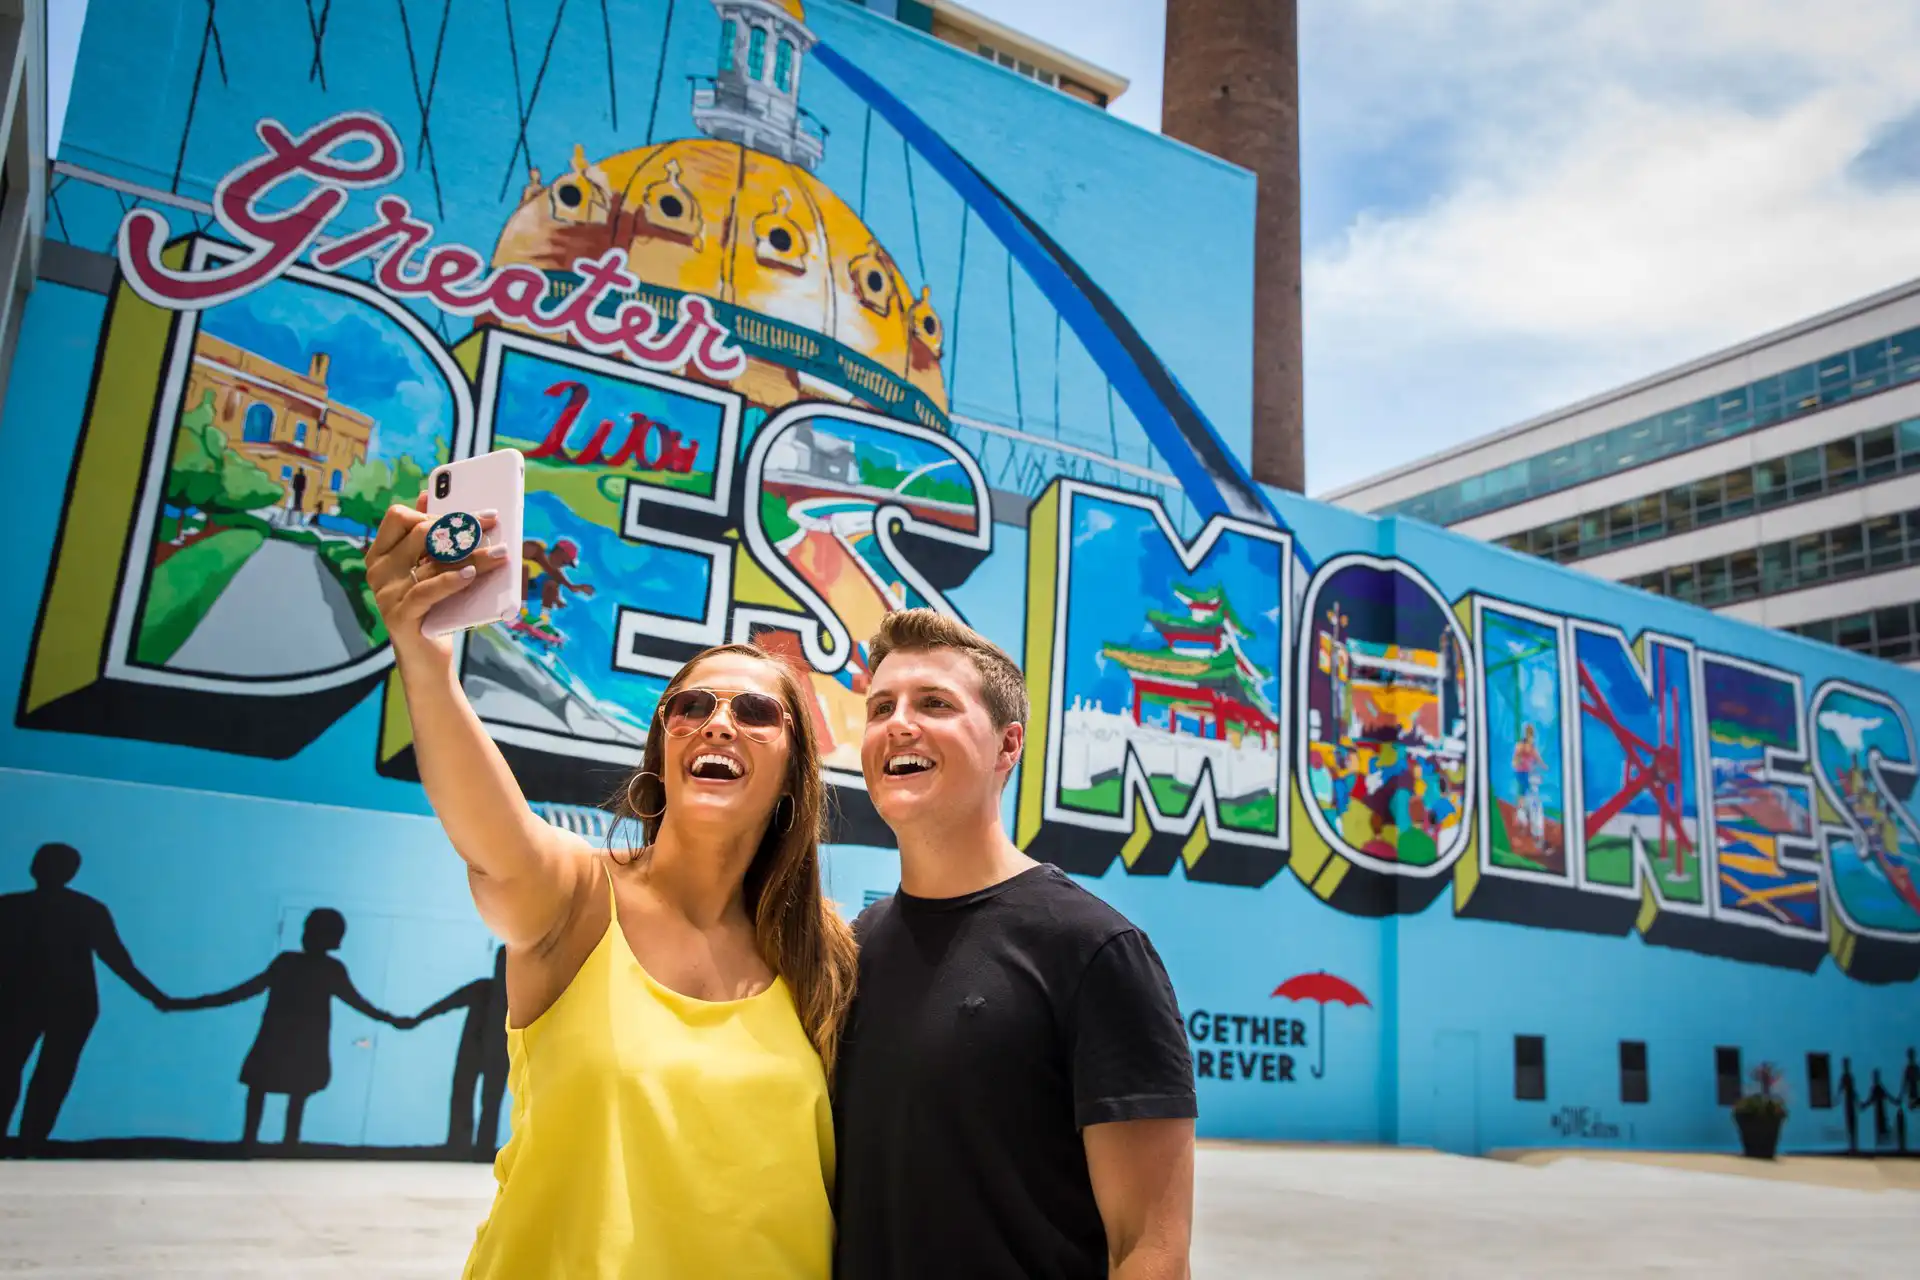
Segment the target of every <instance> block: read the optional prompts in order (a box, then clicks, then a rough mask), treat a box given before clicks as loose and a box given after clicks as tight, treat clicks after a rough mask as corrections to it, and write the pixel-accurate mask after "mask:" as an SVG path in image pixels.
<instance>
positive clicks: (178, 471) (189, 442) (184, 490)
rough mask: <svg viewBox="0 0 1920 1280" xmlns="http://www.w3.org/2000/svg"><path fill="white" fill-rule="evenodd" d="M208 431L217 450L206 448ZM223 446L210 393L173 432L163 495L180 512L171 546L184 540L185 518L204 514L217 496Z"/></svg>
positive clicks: (185, 536) (186, 414)
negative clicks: (214, 441) (216, 445)
mask: <svg viewBox="0 0 1920 1280" xmlns="http://www.w3.org/2000/svg"><path fill="white" fill-rule="evenodd" d="M208 432H212V433H213V435H214V436H215V437H216V438H217V440H218V447H217V448H209V446H208V440H207V433H208ZM226 446H227V442H226V437H225V436H222V435H221V434H220V433H219V432H218V431H214V428H213V392H211V391H209V392H207V393H206V394H205V395H204V396H203V397H201V400H200V403H199V404H197V405H195V406H194V407H193V408H192V409H189V410H188V411H187V412H185V413H183V414H181V415H180V427H179V430H177V431H176V432H174V437H173V457H172V458H171V459H170V460H169V462H168V465H167V492H166V501H167V505H168V506H170V507H172V508H173V509H174V510H175V511H178V512H179V513H180V519H179V524H178V527H177V528H176V530H175V532H174V535H173V545H174V546H176V547H177V546H179V545H180V544H181V543H183V542H185V541H186V538H187V517H188V516H190V515H194V514H201V515H204V514H205V512H206V510H207V507H208V504H209V503H211V502H212V501H213V500H214V499H215V498H216V497H217V496H218V495H219V493H220V477H221V466H220V454H222V453H224V452H225V451H226Z"/></svg>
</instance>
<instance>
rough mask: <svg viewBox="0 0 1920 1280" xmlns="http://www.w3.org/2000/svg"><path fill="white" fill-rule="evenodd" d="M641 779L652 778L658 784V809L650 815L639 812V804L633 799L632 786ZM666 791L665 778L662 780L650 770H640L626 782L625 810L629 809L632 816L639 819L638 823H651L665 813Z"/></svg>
mask: <svg viewBox="0 0 1920 1280" xmlns="http://www.w3.org/2000/svg"><path fill="white" fill-rule="evenodd" d="M642 778H652V779H654V780H655V781H656V782H658V783H659V784H660V807H659V808H658V809H655V810H654V811H653V812H652V813H643V812H641V809H640V805H639V802H638V801H636V800H635V799H634V798H633V788H634V784H635V783H637V782H639V781H640V779H642ZM666 791H667V780H666V779H665V778H662V777H661V776H660V775H659V774H657V773H655V772H653V770H651V769H642V770H641V771H640V772H639V773H636V774H634V775H633V777H631V778H629V779H628V780H627V808H629V809H631V810H632V811H633V816H634V817H636V818H638V819H640V821H642V822H653V821H655V820H656V819H658V818H659V817H660V815H661V814H663V813H665V812H666V811H667V795H666Z"/></svg>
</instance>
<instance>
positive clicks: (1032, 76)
mask: <svg viewBox="0 0 1920 1280" xmlns="http://www.w3.org/2000/svg"><path fill="white" fill-rule="evenodd" d="M979 49H980V56H981V57H983V58H985V59H986V60H987V61H988V62H997V63H999V64H1000V65H1001V66H1003V67H1005V68H1006V69H1007V70H1009V71H1017V72H1019V73H1020V74H1021V75H1023V76H1025V77H1027V79H1029V80H1038V81H1039V82H1040V83H1041V84H1045V85H1052V86H1053V87H1054V88H1056V89H1058V88H1059V87H1060V77H1059V76H1057V75H1055V74H1054V73H1053V72H1051V71H1049V70H1047V69H1046V68H1045V67H1036V66H1034V65H1033V64H1032V63H1031V62H1026V61H1023V60H1021V59H1019V58H1016V57H1014V56H1013V55H1012V54H1010V53H1008V52H1006V51H1005V50H1002V49H996V48H994V47H993V46H992V45H990V44H983V45H980V46H979Z"/></svg>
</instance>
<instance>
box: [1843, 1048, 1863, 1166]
mask: <svg viewBox="0 0 1920 1280" xmlns="http://www.w3.org/2000/svg"><path fill="white" fill-rule="evenodd" d="M1840 1102H1841V1106H1842V1109H1843V1110H1844V1112H1845V1114H1846V1117H1847V1150H1849V1151H1858V1150H1859V1149H1860V1087H1859V1086H1858V1085H1856V1084H1855V1083H1854V1082H1853V1059H1852V1058H1842V1059H1840Z"/></svg>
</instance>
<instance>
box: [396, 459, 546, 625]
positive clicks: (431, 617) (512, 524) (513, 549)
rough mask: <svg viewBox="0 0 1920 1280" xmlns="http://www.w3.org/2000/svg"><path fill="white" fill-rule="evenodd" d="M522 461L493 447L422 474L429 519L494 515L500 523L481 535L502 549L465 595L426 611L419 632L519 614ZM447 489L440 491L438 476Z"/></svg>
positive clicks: (522, 515) (442, 602)
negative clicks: (497, 562)
mask: <svg viewBox="0 0 1920 1280" xmlns="http://www.w3.org/2000/svg"><path fill="white" fill-rule="evenodd" d="M526 469H527V463H526V459H525V458H523V457H522V456H521V455H520V451H519V450H518V449H496V450H494V451H493V452H492V453H483V454H481V455H480V456H479V457H477V458H463V459H461V460H460V461H458V462H450V463H448V464H446V465H445V466H442V467H435V468H434V469H433V470H432V471H431V472H429V473H428V475H427V515H428V516H429V517H432V518H434V519H438V518H439V517H440V516H443V515H445V514H446V513H447V512H449V511H466V512H470V513H472V514H474V515H479V514H480V513H481V512H482V511H496V512H498V513H499V516H500V518H499V522H498V523H497V524H495V525H494V526H493V528H491V529H489V530H487V531H486V537H485V543H484V545H486V546H504V547H506V549H507V557H506V561H505V563H503V564H502V565H501V566H500V567H499V568H497V569H493V570H490V571H488V572H486V573H483V574H481V575H480V576H479V577H477V578H476V579H475V580H474V582H473V585H471V586H469V587H468V588H467V589H466V590H465V591H462V592H460V593H459V594H457V595H455V596H453V597H452V598H451V599H447V600H442V601H441V602H440V603H439V604H437V605H435V606H433V608H431V609H429V610H427V615H426V617H425V618H423V619H422V620H421V623H420V630H421V631H422V632H424V633H425V634H427V635H430V636H444V635H451V634H453V633H454V632H456V631H465V630H467V629H468V628H470V627H481V626H485V625H487V624H488V623H490V622H508V621H511V620H512V619H514V618H516V617H518V616H519V613H520V604H521V597H522V569H521V563H520V543H521V537H522V534H521V529H522V526H523V524H524V508H525V495H526ZM442 476H445V477H446V479H447V491H446V494H445V495H444V496H442V495H441V492H440V478H441V477H442Z"/></svg>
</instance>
